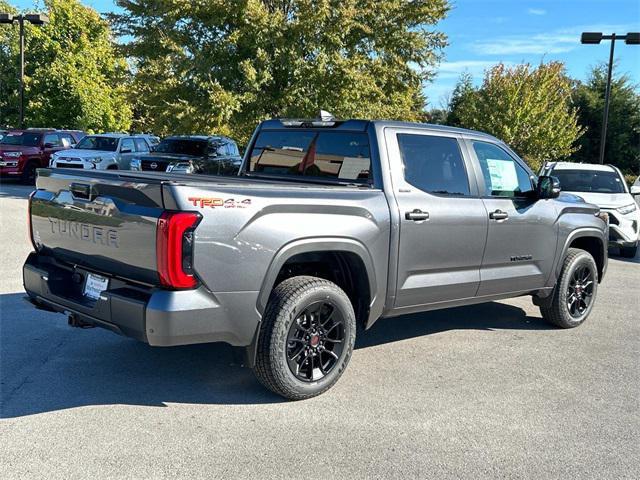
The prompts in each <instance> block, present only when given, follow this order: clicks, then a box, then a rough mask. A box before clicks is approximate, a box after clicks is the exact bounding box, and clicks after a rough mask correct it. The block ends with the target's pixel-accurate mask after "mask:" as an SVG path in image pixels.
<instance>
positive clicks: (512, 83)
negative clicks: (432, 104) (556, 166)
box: [451, 62, 583, 170]
mask: <svg viewBox="0 0 640 480" xmlns="http://www.w3.org/2000/svg"><path fill="white" fill-rule="evenodd" d="M459 87H460V88H459V89H457V90H458V95H457V100H456V104H455V105H454V106H453V107H455V108H452V109H451V115H452V116H454V118H456V119H457V120H459V124H460V125H461V126H464V127H467V128H471V129H475V130H482V131H485V132H488V133H490V134H492V135H495V136H496V137H498V138H500V139H502V140H504V141H505V142H506V143H508V144H509V145H510V146H511V147H513V148H514V150H516V151H517V152H518V153H519V154H520V155H521V156H522V157H523V158H524V159H525V160H526V161H527V163H528V164H529V165H530V166H531V167H532V169H534V170H537V169H538V168H539V167H540V166H541V164H542V163H543V162H544V161H545V160H561V159H564V158H567V157H568V156H569V155H571V154H572V153H573V152H575V151H576V149H577V146H576V144H575V143H576V141H577V140H578V138H579V137H580V135H582V133H583V128H582V127H581V126H580V125H579V124H578V115H577V111H576V108H574V107H573V106H572V104H571V87H572V83H571V80H570V79H569V78H568V77H567V75H566V74H565V71H564V65H563V64H562V63H558V62H550V63H546V64H545V63H542V64H540V65H539V66H538V67H537V68H532V67H531V65H529V64H521V65H517V66H514V67H506V66H505V65H503V64H498V65H496V66H495V67H493V68H491V69H489V70H488V71H487V72H486V73H485V78H484V81H483V84H482V85H481V86H480V88H478V89H474V88H470V81H469V80H468V79H466V78H463V79H462V81H461V82H460V83H459ZM454 98H456V97H455V96H454Z"/></svg>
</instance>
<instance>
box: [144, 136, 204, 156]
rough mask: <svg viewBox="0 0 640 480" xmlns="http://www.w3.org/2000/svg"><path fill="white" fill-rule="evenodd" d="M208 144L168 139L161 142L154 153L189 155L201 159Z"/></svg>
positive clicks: (200, 141)
mask: <svg viewBox="0 0 640 480" xmlns="http://www.w3.org/2000/svg"><path fill="white" fill-rule="evenodd" d="M208 145H209V143H208V142H207V141H206V140H186V139H177V138H168V139H166V140H162V141H161V142H160V143H159V144H158V145H157V146H156V147H155V148H154V149H153V151H154V152H160V153H175V154H179V155H190V156H193V157H201V156H203V155H204V154H205V153H206V152H207V146H208Z"/></svg>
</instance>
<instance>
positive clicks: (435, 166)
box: [398, 133, 470, 195]
mask: <svg viewBox="0 0 640 480" xmlns="http://www.w3.org/2000/svg"><path fill="white" fill-rule="evenodd" d="M398 146H399V147H400V155H401V157H402V163H403V165H404V179H405V180H406V181H407V183H410V184H411V185H413V186H414V187H416V188H419V189H420V190H422V191H423V192H427V193H436V194H440V195H469V194H470V191H469V179H468V177H467V171H466V169H465V166H464V160H463V158H462V154H461V153H460V147H459V145H458V140H456V139H455V138H450V137H437V136H430V135H415V134H405V133H399V134H398Z"/></svg>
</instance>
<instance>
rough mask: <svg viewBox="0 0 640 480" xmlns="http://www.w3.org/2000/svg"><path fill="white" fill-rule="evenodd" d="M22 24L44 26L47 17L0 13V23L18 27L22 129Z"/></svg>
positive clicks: (35, 14)
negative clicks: (15, 24) (16, 24)
mask: <svg viewBox="0 0 640 480" xmlns="http://www.w3.org/2000/svg"><path fill="white" fill-rule="evenodd" d="M24 22H28V23H31V24H32V25H39V26H42V25H46V24H47V23H49V17H48V16H47V15H44V14H42V13H27V14H25V15H22V14H20V15H13V14H12V13H0V23H6V24H9V25H13V24H14V23H18V25H20V128H24Z"/></svg>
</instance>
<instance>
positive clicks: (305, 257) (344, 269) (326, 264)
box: [257, 238, 377, 326]
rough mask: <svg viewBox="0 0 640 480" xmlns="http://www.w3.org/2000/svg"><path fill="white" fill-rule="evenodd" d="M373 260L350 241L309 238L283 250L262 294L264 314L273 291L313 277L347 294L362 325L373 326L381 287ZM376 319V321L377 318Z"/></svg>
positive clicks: (259, 308)
mask: <svg viewBox="0 0 640 480" xmlns="http://www.w3.org/2000/svg"><path fill="white" fill-rule="evenodd" d="M373 265H374V264H373V260H372V258H371V256H370V254H369V252H368V251H367V249H366V247H365V246H364V245H362V244H361V243H359V242H357V241H355V240H350V239H333V238H322V239H309V240H301V241H298V242H293V243H291V244H288V245H285V246H284V247H282V248H281V249H280V250H279V251H278V253H277V254H276V255H275V257H274V258H273V260H272V262H271V265H270V267H269V269H268V271H267V274H266V275H265V279H264V281H263V284H262V288H261V289H260V294H259V295H258V304H257V309H258V311H259V312H260V313H261V314H263V313H264V311H265V308H266V305H267V303H268V301H269V296H270V294H271V292H272V291H273V289H274V288H275V287H276V286H277V285H278V284H279V283H280V282H282V281H284V280H286V279H287V278H290V277H294V276H300V275H311V276H315V277H318V278H324V279H326V280H329V281H331V282H333V283H335V284H336V285H338V286H339V287H340V288H341V289H342V290H344V291H345V293H346V294H347V296H348V297H349V299H350V300H351V303H352V305H353V309H354V311H355V313H356V319H357V321H358V323H359V324H360V325H361V326H369V325H370V324H371V320H372V319H371V318H370V314H371V309H370V307H371V305H372V302H373V301H374V299H375V295H376V291H377V284H376V277H375V271H374V266H373ZM373 320H375V319H373Z"/></svg>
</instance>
